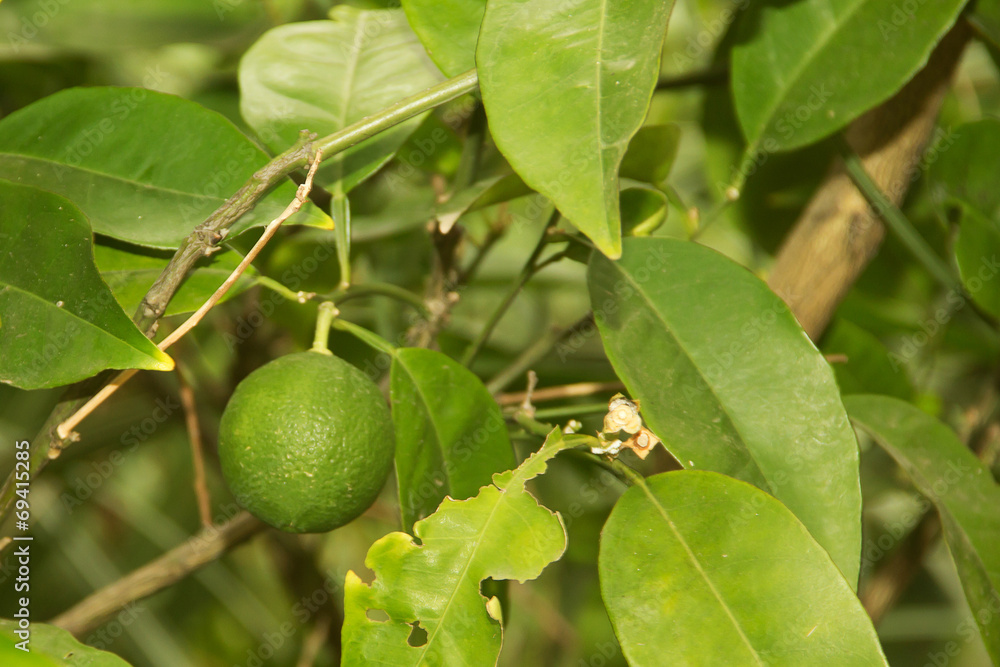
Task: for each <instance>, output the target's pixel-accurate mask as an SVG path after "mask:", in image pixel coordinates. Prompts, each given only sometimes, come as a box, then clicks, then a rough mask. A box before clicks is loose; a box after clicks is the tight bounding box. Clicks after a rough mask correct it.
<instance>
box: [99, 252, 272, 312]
mask: <svg viewBox="0 0 1000 667" xmlns="http://www.w3.org/2000/svg"><path fill="white" fill-rule="evenodd" d="M171 256H172V253H169V252H165V251H157V250H150V249H145V248H139V247H135V246H132V247H126V246H124V245H103V244H97V245H95V246H94V260H95V261H96V263H97V270H98V271H100V272H101V278H103V279H104V282H106V283H107V284H108V287H110V288H111V291H112V293H113V294H114V295H115V299H117V301H118V303H119V304H121V307H122V308H123V309H124V310H125V312H126V313H134V312H135V310H136V309H137V308H138V307H139V304H141V303H142V298H143V297H144V296H146V292H147V291H148V290H149V288H150V287H152V285H153V283H154V282H155V281H156V279H157V278H158V277H159V275H160V273H161V272H162V271H163V269H164V268H165V267H166V266H167V264H168V263H169V262H170V257H171ZM240 261H242V257H240V256H239V255H238V254H237V253H235V252H232V251H226V252H218V253H215V254H213V255H211V256H210V257H206V258H205V259H202V260H199V262H198V263H197V264H196V265H195V268H194V269H192V270H191V271H190V272H189V273H188V275H187V277H186V278H185V279H184V282H183V283H181V286H180V288H179V289H178V290H177V292H175V293H174V296H173V297H172V298H171V299H170V303H169V304H168V305H167V310H166V312H165V313H164V315H165V316H170V315H180V314H182V313H190V312H193V311H195V310H198V308H200V307H201V305H202V304H203V303H205V301H207V300H208V298H209V297H210V296H212V294H214V293H215V290H217V289H219V286H220V285H222V283H223V282H225V280H226V278H228V277H229V275H230V274H231V273H232V272H233V270H234V269H235V268H236V267H237V266H238V265H239V263H240ZM256 276H257V272H256V270H255V269H254V268H253V266H250V267H248V268H247V270H246V271H245V272H244V273H243V275H242V276H240V278H239V279H238V280H237V281H236V284H234V285H233V286H232V287H231V288H230V289H229V291H228V292H226V295H225V296H224V297H222V300H223V301H227V300H229V299H231V298H232V297H234V296H236V295H238V294H240V293H241V292H243V291H244V290H246V289H249V288H250V287H252V286H253V285H254V283H255V282H256Z"/></svg>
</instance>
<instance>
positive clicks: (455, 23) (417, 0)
mask: <svg viewBox="0 0 1000 667" xmlns="http://www.w3.org/2000/svg"><path fill="white" fill-rule="evenodd" d="M403 9H404V10H405V11H406V18H407V20H409V22H410V25H411V26H413V31H414V32H415V33H417V37H419V38H420V41H421V42H423V45H424V48H426V49H427V53H428V55H430V57H431V60H433V61H434V64H436V65H437V66H438V67H439V68H440V69H441V71H442V72H444V74H445V76H457V75H459V74H461V73H462V72H465V71H466V70H470V69H472V68H473V67H475V66H476V40H477V39H479V25H480V24H481V23H482V22H483V12H485V11H486V0H403Z"/></svg>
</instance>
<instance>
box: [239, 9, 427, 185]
mask: <svg viewBox="0 0 1000 667" xmlns="http://www.w3.org/2000/svg"><path fill="white" fill-rule="evenodd" d="M330 16H331V17H332V19H333V20H330V21H307V22H304V23H289V24H287V25H283V26H278V27H277V28H274V29H272V30H270V31H268V32H267V33H265V34H264V36H263V37H261V38H260V39H259V40H257V42H256V43H255V44H254V45H253V46H252V47H250V49H249V50H248V51H247V53H246V55H244V56H243V60H242V61H240V71H239V78H240V111H241V112H242V114H243V118H244V119H245V120H246V122H247V124H248V125H250V127H252V128H253V129H254V131H256V132H257V134H258V135H259V136H260V137H261V139H262V140H263V141H264V143H265V144H266V145H267V146H268V147H269V148H271V149H272V150H275V151H280V150H284V149H286V148H288V147H289V146H291V145H292V144H293V143H295V142H296V141H297V140H298V137H299V133H300V131H302V130H309V131H311V132H316V133H317V134H319V135H320V136H324V135H327V134H331V133H333V132H336V131H338V130H342V129H344V128H345V127H347V126H348V125H350V124H351V123H354V122H356V121H359V120H361V119H362V118H364V117H366V116H369V115H371V114H373V113H376V112H378V111H381V110H382V109H384V108H385V107H387V106H389V105H391V104H393V103H394V102H397V101H399V100H401V99H402V98H404V97H408V96H409V95H413V94H414V93H417V92H420V91H421V90H424V89H425V88H428V87H430V86H432V85H434V84H435V83H437V82H438V81H439V80H440V78H441V75H440V74H439V73H438V72H437V69H436V68H435V67H434V65H433V63H431V62H430V61H429V60H428V59H427V55H426V54H425V53H424V49H423V47H421V45H420V42H419V41H417V38H416V35H414V34H413V31H412V30H411V29H410V26H409V25H408V24H407V22H406V17H405V16H404V15H403V10H401V9H383V10H370V11H369V10H359V9H356V8H354V7H350V6H347V5H339V6H337V7H334V9H333V10H332V12H331V13H330ZM421 119H422V116H417V117H415V118H412V119H410V120H408V121H406V122H404V123H400V124H399V125H396V126H395V127H393V128H392V129H390V130H386V131H385V132H382V133H380V134H378V135H377V136H375V137H372V138H371V139H368V140H367V141H363V142H361V143H360V144H358V145H356V146H353V147H351V148H349V149H347V150H346V151H344V152H342V153H339V154H337V155H336V156H334V157H332V158H330V159H329V160H326V161H325V162H324V165H323V167H321V168H320V170H319V172H318V174H317V179H318V180H319V182H321V183H325V184H337V183H339V184H340V187H341V188H342V189H343V191H344V192H348V191H349V190H350V189H351V188H353V187H354V186H355V185H357V184H358V183H360V182H361V181H363V180H364V179H366V178H368V177H369V176H371V175H372V174H373V173H375V172H376V171H377V170H378V169H379V168H380V167H381V166H382V165H384V164H385V163H386V162H388V161H389V160H390V159H391V158H392V156H393V154H395V152H396V151H397V150H398V149H399V147H400V146H402V145H403V142H405V141H406V138H407V137H408V136H409V135H410V134H411V133H412V132H413V131H414V130H415V129H416V128H417V127H418V126H419V125H420V122H421Z"/></svg>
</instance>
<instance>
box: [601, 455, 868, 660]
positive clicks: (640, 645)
mask: <svg viewBox="0 0 1000 667" xmlns="http://www.w3.org/2000/svg"><path fill="white" fill-rule="evenodd" d="M644 486H645V487H646V488H643V487H642V486H633V487H632V488H630V489H629V490H628V491H626V492H625V494H624V495H623V496H622V497H621V498H620V499H619V500H618V503H617V504H616V505H615V508H614V509H613V510H612V511H611V516H609V517H608V521H607V523H606V524H605V525H604V530H603V531H602V532H601V552H600V557H599V560H598V567H599V569H600V575H601V594H602V596H603V597H604V602H605V605H606V606H607V609H608V616H610V617H611V623H612V625H614V628H615V634H617V635H618V641H619V642H620V643H621V646H622V651H623V653H624V654H625V657H626V658H627V659H628V662H629V664H630V665H633V666H635V667H643V666H646V665H649V666H657V667H658V666H659V665H845V666H846V665H886V664H887V663H886V661H885V657H884V656H883V655H882V651H881V648H880V647H879V643H878V637H877V636H876V634H875V630H874V628H872V624H871V620H869V618H868V615H867V614H866V613H865V610H864V608H863V607H862V606H861V603H860V602H859V601H858V598H857V597H855V595H854V591H853V589H852V587H851V585H850V584H848V583H847V582H846V581H844V578H843V576H842V575H841V573H840V572H839V571H838V570H837V567H836V566H835V565H834V564H833V563H832V562H831V561H830V557H829V555H828V554H827V553H826V552H825V551H824V550H823V549H822V547H820V545H818V544H817V543H816V541H815V540H814V539H813V538H812V536H811V535H810V534H809V532H808V531H807V530H806V529H805V527H804V526H803V525H802V524H801V523H799V522H798V520H796V518H795V516H793V515H792V513H791V512H789V511H788V509H787V508H786V507H785V506H784V505H782V504H781V503H780V502H778V501H777V500H775V499H774V498H773V497H771V496H770V495H768V494H766V493H763V492H761V491H760V490H758V489H756V488H755V487H753V486H750V485H749V484H744V483H743V482H739V481H736V480H734V479H732V478H730V477H726V476H724V475H720V474H717V473H713V472H701V471H698V472H689V471H679V472H668V473H662V474H659V475H656V476H654V477H650V478H648V479H647V480H646V482H645V485H644Z"/></svg>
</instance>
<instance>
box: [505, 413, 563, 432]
mask: <svg viewBox="0 0 1000 667" xmlns="http://www.w3.org/2000/svg"><path fill="white" fill-rule="evenodd" d="M514 421H516V422H517V423H518V424H520V425H521V428H523V429H524V430H525V431H527V432H528V433H531V434H533V435H540V436H541V437H543V438H544V437H545V436H547V435H548V434H549V433H551V432H552V429H554V428H555V424H546V423H545V422H541V421H538V420H537V419H534V418H533V417H531V416H530V415H528V413H527V412H525V411H524V410H518V411H517V412H515V413H514Z"/></svg>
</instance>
